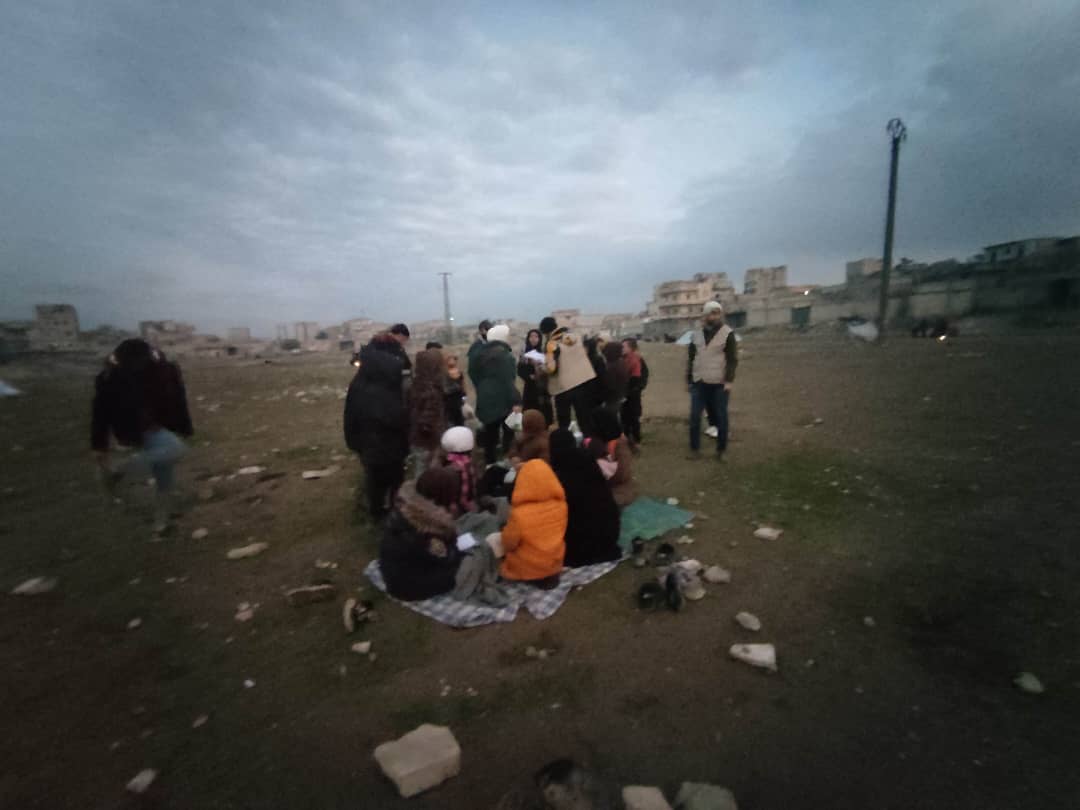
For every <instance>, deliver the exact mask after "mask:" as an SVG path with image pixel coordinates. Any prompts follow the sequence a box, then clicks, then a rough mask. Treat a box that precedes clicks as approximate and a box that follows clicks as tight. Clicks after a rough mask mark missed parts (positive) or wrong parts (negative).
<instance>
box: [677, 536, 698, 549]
mask: <svg viewBox="0 0 1080 810" xmlns="http://www.w3.org/2000/svg"><path fill="white" fill-rule="evenodd" d="M675 542H676V543H678V544H679V545H680V546H691V545H693V544H694V538H693V537H690V535H687V534H684V535H683V536H682V537H680V538H679V539H678V540H676V541H675Z"/></svg>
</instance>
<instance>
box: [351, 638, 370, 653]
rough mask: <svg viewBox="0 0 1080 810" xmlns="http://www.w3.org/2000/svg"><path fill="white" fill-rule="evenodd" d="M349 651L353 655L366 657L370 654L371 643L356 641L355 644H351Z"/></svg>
mask: <svg viewBox="0 0 1080 810" xmlns="http://www.w3.org/2000/svg"><path fill="white" fill-rule="evenodd" d="M349 649H351V650H352V651H353V652H354V653H357V654H359V655H367V654H368V653H369V652H371V642H370V641H358V642H356V643H355V644H353V645H352V647H350V648H349Z"/></svg>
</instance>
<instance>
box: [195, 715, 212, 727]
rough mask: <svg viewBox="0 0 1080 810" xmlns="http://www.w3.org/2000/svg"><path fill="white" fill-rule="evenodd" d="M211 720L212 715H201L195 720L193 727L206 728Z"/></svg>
mask: <svg viewBox="0 0 1080 810" xmlns="http://www.w3.org/2000/svg"><path fill="white" fill-rule="evenodd" d="M209 720H210V715H208V714H200V715H199V716H198V717H196V718H195V720H194V722H192V724H191V727H192V728H202V727H203V726H205V725H206V724H207V723H208V722H209Z"/></svg>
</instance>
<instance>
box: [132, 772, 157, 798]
mask: <svg viewBox="0 0 1080 810" xmlns="http://www.w3.org/2000/svg"><path fill="white" fill-rule="evenodd" d="M155 779H157V771H155V770H154V769H153V768H146V769H145V770H141V771H139V772H138V773H137V774H135V776H134V778H133V779H132V780H131V781H130V782H128V783H127V789H128V790H129V791H131V792H132V793H145V792H146V789H147V788H148V787H150V785H152V784H153V783H154V780H155Z"/></svg>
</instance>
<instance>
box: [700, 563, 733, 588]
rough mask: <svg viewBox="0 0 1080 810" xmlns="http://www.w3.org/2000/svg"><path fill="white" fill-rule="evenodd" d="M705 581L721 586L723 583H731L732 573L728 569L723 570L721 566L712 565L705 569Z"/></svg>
mask: <svg viewBox="0 0 1080 810" xmlns="http://www.w3.org/2000/svg"><path fill="white" fill-rule="evenodd" d="M702 576H703V577H704V578H705V581H706V582H708V583H709V584H711V585H720V584H722V583H727V582H731V572H730V571H728V570H727V569H726V568H721V567H720V566H719V565H710V566H709V567H708V568H706V569H705V572H704V573H703V574H702Z"/></svg>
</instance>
